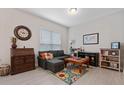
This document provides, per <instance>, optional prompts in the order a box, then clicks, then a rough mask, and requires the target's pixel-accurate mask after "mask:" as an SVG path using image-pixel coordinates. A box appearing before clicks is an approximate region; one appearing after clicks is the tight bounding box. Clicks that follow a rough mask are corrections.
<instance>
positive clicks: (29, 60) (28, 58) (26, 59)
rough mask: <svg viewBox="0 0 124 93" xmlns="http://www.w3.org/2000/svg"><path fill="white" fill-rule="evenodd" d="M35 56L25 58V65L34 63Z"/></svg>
mask: <svg viewBox="0 0 124 93" xmlns="http://www.w3.org/2000/svg"><path fill="white" fill-rule="evenodd" d="M34 60H35V59H34V56H26V57H25V63H32V64H33V62H34Z"/></svg>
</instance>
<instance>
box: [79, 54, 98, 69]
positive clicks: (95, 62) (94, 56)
mask: <svg viewBox="0 0 124 93" xmlns="http://www.w3.org/2000/svg"><path fill="white" fill-rule="evenodd" d="M86 56H88V57H89V58H90V63H89V64H90V65H91V66H95V67H97V66H99V53H98V52H78V57H82V58H85V57H86Z"/></svg>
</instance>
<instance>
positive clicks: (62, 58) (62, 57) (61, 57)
mask: <svg viewBox="0 0 124 93" xmlns="http://www.w3.org/2000/svg"><path fill="white" fill-rule="evenodd" d="M67 57H68V56H60V57H55V58H56V59H59V60H64V58H67Z"/></svg>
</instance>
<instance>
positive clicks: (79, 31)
mask: <svg viewBox="0 0 124 93" xmlns="http://www.w3.org/2000/svg"><path fill="white" fill-rule="evenodd" d="M82 20H83V19H82ZM91 33H99V37H100V40H99V41H100V42H99V44H97V45H83V35H85V34H91ZM69 40H75V44H74V46H73V47H80V46H83V47H84V49H85V51H89V52H98V51H99V48H110V47H111V42H114V41H119V42H121V43H122V44H123V43H124V11H120V12H117V13H114V14H111V15H108V16H104V17H102V18H99V19H97V20H94V21H90V22H88V23H86V24H81V25H78V26H75V27H71V28H70V29H69Z"/></svg>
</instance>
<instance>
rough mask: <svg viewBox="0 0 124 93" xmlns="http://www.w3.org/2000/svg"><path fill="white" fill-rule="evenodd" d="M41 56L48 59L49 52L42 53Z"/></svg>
mask: <svg viewBox="0 0 124 93" xmlns="http://www.w3.org/2000/svg"><path fill="white" fill-rule="evenodd" d="M40 57H41V59H43V60H44V59H48V57H47V53H45V52H44V53H40Z"/></svg>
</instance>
